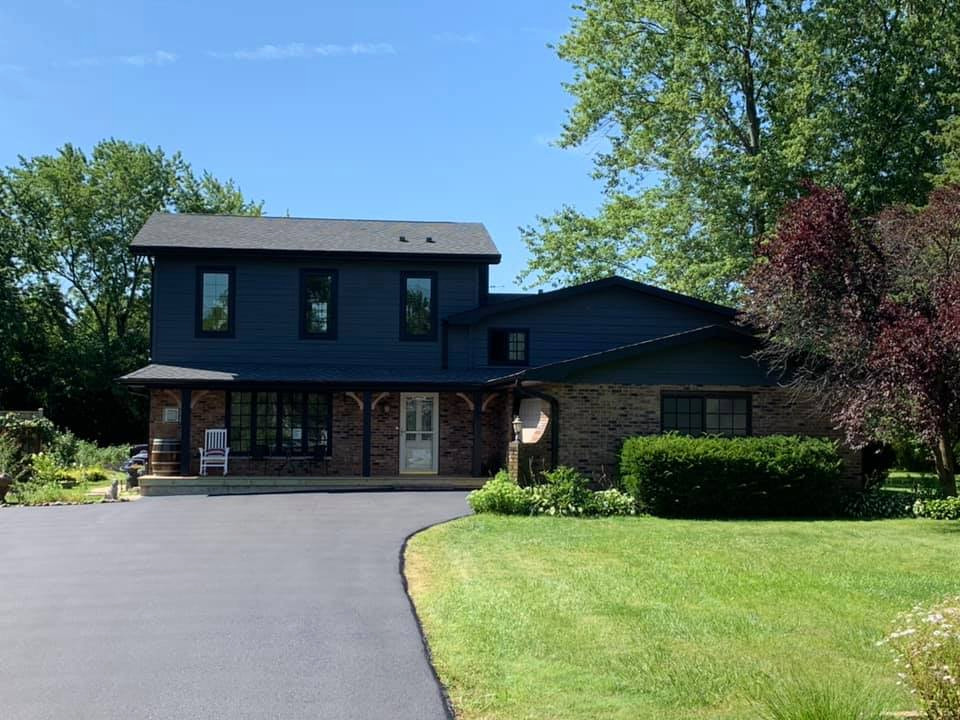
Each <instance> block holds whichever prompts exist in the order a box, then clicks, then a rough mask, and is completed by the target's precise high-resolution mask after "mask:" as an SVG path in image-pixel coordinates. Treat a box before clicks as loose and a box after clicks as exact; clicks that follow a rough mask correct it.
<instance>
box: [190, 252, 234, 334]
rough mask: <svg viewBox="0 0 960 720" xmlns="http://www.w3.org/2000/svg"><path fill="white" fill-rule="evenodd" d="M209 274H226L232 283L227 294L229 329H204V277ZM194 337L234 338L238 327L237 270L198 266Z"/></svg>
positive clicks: (195, 289)
mask: <svg viewBox="0 0 960 720" xmlns="http://www.w3.org/2000/svg"><path fill="white" fill-rule="evenodd" d="M207 273H210V274H213V273H218V274H221V275H222V274H226V275H227V276H228V278H229V280H228V282H229V283H230V287H229V292H228V293H227V329H226V330H204V329H203V276H204V275H205V274H207ZM194 305H195V312H194V335H195V337H198V338H232V337H234V336H235V334H236V326H237V269H236V268H235V267H233V266H225V265H219V266H215V265H198V266H197V279H196V287H195V288H194Z"/></svg>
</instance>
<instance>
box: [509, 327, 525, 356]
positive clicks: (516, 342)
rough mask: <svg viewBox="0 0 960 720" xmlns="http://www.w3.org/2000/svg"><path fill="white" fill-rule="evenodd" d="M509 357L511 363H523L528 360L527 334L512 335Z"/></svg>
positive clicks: (514, 333) (516, 333) (517, 333)
mask: <svg viewBox="0 0 960 720" xmlns="http://www.w3.org/2000/svg"><path fill="white" fill-rule="evenodd" d="M507 357H508V358H509V359H510V361H511V362H523V361H524V360H526V359H527V334H526V333H523V332H512V333H510V339H509V343H508V351H507Z"/></svg>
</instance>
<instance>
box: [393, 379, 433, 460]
mask: <svg viewBox="0 0 960 720" xmlns="http://www.w3.org/2000/svg"><path fill="white" fill-rule="evenodd" d="M438 405H439V396H438V395H437V393H401V395H400V472H402V473H435V472H437V445H438V435H439V433H438V432H437V429H438V427H439V417H438V415H439V413H438V412H437V409H438Z"/></svg>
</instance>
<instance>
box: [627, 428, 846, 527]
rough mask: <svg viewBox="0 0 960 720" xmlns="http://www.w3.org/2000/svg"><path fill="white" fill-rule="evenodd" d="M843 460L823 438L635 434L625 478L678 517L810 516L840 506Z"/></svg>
mask: <svg viewBox="0 0 960 720" xmlns="http://www.w3.org/2000/svg"><path fill="white" fill-rule="evenodd" d="M842 468H843V463H842V461H841V459H840V455H839V453H838V452H837V447H836V444H835V443H834V442H832V441H830V440H824V439H819V438H808V437H797V436H785V435H770V436H766V437H738V438H723V437H713V436H709V437H689V436H686V435H676V434H667V435H650V436H643V437H633V438H628V439H627V440H626V441H625V442H624V444H623V448H622V450H621V454H620V478H621V480H622V482H623V485H624V487H625V488H626V490H627V492H629V493H630V494H632V495H633V496H634V498H635V499H636V501H637V505H638V507H640V508H641V509H642V510H645V511H646V512H650V513H653V514H654V515H665V516H672V517H791V516H792V517H809V516H823V515H832V514H834V513H835V512H836V511H837V506H838V499H839V495H840V478H841V473H842Z"/></svg>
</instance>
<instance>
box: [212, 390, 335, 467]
mask: <svg viewBox="0 0 960 720" xmlns="http://www.w3.org/2000/svg"><path fill="white" fill-rule="evenodd" d="M229 396H230V397H229V400H228V402H229V410H228V413H227V425H228V433H229V438H230V450H231V452H233V453H236V454H238V455H247V454H254V455H262V456H266V455H316V454H317V453H318V452H320V451H321V450H325V453H326V454H327V455H329V454H330V451H331V445H332V432H331V426H332V421H333V416H332V403H331V398H330V394H329V393H305V392H264V391H261V390H258V391H256V392H231V393H230V394H229Z"/></svg>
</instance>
